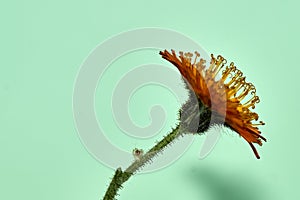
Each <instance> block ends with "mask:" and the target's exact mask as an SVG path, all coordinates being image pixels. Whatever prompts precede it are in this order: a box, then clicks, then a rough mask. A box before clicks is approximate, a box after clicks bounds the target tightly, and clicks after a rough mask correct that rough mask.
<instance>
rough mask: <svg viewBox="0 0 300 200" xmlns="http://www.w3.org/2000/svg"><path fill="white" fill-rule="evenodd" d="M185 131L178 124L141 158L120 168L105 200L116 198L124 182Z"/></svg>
mask: <svg viewBox="0 0 300 200" xmlns="http://www.w3.org/2000/svg"><path fill="white" fill-rule="evenodd" d="M182 133H183V131H181V129H180V125H177V127H176V128H175V129H173V131H171V132H170V133H169V134H168V135H167V136H165V137H164V138H163V139H162V140H161V141H159V142H158V143H157V144H156V145H155V146H154V147H152V148H151V149H150V150H149V151H148V152H147V153H145V154H144V155H142V156H141V157H140V158H139V159H137V160H135V161H134V162H133V163H132V164H131V165H130V166H129V167H128V168H127V169H126V170H125V171H122V169H121V168H118V169H117V170H116V172H115V175H114V177H113V179H112V181H111V183H110V185H109V187H108V189H107V191H106V193H105V196H104V198H103V200H113V199H115V197H116V195H117V192H118V190H119V189H120V188H122V184H123V183H124V182H126V181H127V180H128V179H129V178H130V177H131V176H132V175H133V174H134V173H135V172H137V171H138V170H139V169H140V168H141V167H143V166H144V165H145V164H147V162H149V161H150V160H151V159H152V158H153V157H155V156H156V155H157V154H158V153H159V152H161V151H162V150H163V149H164V148H165V147H166V146H168V145H169V144H170V143H171V142H172V141H174V140H175V139H176V138H178V136H180V135H182Z"/></svg>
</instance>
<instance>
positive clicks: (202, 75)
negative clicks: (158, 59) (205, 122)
mask: <svg viewBox="0 0 300 200" xmlns="http://www.w3.org/2000/svg"><path fill="white" fill-rule="evenodd" d="M160 55H162V57H163V58H164V59H166V60H168V61H169V62H171V63H172V64H173V65H175V66H176V67H177V68H178V70H179V71H180V73H181V75H182V76H183V77H184V78H185V79H186V80H187V81H188V83H189V87H191V89H192V90H193V91H194V93H195V94H196V96H197V98H198V101H201V103H202V104H204V105H206V106H207V107H209V108H210V109H211V111H213V112H216V113H218V114H219V115H222V116H223V117H224V118H225V124H224V125H225V126H228V127H230V128H231V129H233V130H234V131H235V132H237V133H238V134H239V135H240V136H242V137H243V138H244V139H245V140H246V141H247V142H248V143H249V145H250V146H251V148H252V150H253V152H254V154H255V156H256V157H257V158H258V159H259V158H260V157H259V155H258V153H257V151H256V149H255V147H254V145H253V143H257V144H259V145H262V141H261V140H264V141H266V139H265V138H264V137H262V136H261V135H260V134H261V132H260V131H259V129H258V126H259V125H264V122H262V121H259V122H258V123H254V122H253V121H257V120H258V114H257V113H255V112H253V111H252V110H251V109H254V108H255V104H256V103H258V102H259V97H258V96H256V89H255V87H254V86H253V84H251V83H247V82H246V81H245V77H243V73H242V72H241V71H240V70H238V69H237V68H236V66H235V65H234V63H230V65H229V66H226V67H225V69H224V70H223V71H222V73H221V75H222V76H221V78H219V79H218V78H216V76H217V74H218V73H220V71H221V69H222V68H223V67H224V66H225V64H226V60H225V59H224V58H223V57H222V56H220V55H219V56H218V57H217V58H215V57H214V56H213V55H211V61H210V66H209V67H208V68H206V66H205V62H206V61H205V60H203V59H199V60H198V58H200V54H199V53H198V52H195V57H194V58H193V54H192V53H183V52H179V56H178V57H177V55H176V53H175V51H174V50H172V52H171V53H169V52H168V51H167V50H165V51H163V52H162V51H161V52H160ZM249 94H250V95H251V96H250V95H249ZM249 96H250V98H249ZM212 105H214V106H213V107H212ZM218 105H219V106H218ZM222 105H225V106H222Z"/></svg>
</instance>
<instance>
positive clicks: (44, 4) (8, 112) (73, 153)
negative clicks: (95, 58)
mask: <svg viewBox="0 0 300 200" xmlns="http://www.w3.org/2000/svg"><path fill="white" fill-rule="evenodd" d="M1 4H2V5H1V12H0V13H1V14H0V15H1V43H0V44H1V60H0V62H1V64H0V69H1V70H0V144H1V145H0V199H3V200H4V199H12V200H16V199H31V200H37V199H39V200H41V199H42V200H54V199H55V200H63V199H72V200H83V199H84V200H96V199H100V198H101V197H102V196H103V194H104V192H105V190H106V187H107V186H108V184H109V180H110V178H111V177H112V174H113V170H112V169H110V168H107V167H105V166H103V165H102V164H100V163H99V162H97V161H96V160H95V159H94V158H93V157H92V156H91V155H90V154H89V153H88V152H87V151H86V149H85V148H84V146H83V145H82V144H81V142H80V139H79V137H78V135H77V132H76V129H75V125H74V121H73V114H72V92H73V84H74V81H75V78H76V75H77V72H78V70H79V68H80V65H81V63H82V62H83V61H84V59H85V58H86V57H87V56H88V55H89V53H90V52H91V50H92V49H94V48H95V47H96V46H97V45H98V44H100V43H101V42H103V41H104V40H105V39H107V38H108V37H110V36H112V35H115V34H117V33H119V32H123V31H126V30H130V29H134V28H139V27H161V28H168V29H173V30H175V31H178V32H180V33H182V34H185V35H187V36H189V37H191V38H192V39H193V40H195V41H197V42H199V44H201V45H202V46H203V48H205V49H206V50H207V51H208V52H209V53H215V54H222V55H224V56H225V57H226V58H227V59H228V60H232V61H235V62H236V63H237V65H239V66H241V69H242V70H243V71H244V72H245V74H246V75H247V79H248V80H249V81H251V82H253V83H254V84H255V85H256V87H257V91H258V95H259V96H260V98H261V103H260V104H259V105H258V107H257V112H259V113H260V116H261V119H262V120H264V121H265V122H266V123H267V124H266V126H264V127H263V128H262V131H263V134H264V136H265V137H267V139H268V142H267V143H266V144H264V145H263V147H261V148H259V149H258V150H259V152H260V154H261V156H262V159H261V160H256V159H255V158H254V156H253V155H252V152H251V150H250V148H249V147H248V145H247V144H246V142H244V141H243V140H242V139H241V138H239V137H238V136H237V135H236V134H235V133H232V132H230V131H229V132H228V133H225V134H223V135H222V137H221V140H220V141H219V143H218V144H217V146H216V148H215V149H214V151H213V152H212V154H210V156H209V157H207V158H206V159H204V160H199V159H198V154H199V149H200V145H201V144H202V142H203V140H204V137H198V138H197V140H196V142H195V143H194V144H193V146H192V147H191V148H190V149H189V150H188V151H187V152H186V153H185V154H184V155H183V157H182V158H181V159H179V160H178V161H177V162H176V163H174V164H173V165H171V166H169V167H167V168H165V169H162V170H160V171H157V172H155V173H148V174H143V175H137V176H134V177H133V178H132V179H130V181H129V182H128V183H126V184H125V185H124V189H123V190H121V191H120V195H121V196H120V197H119V199H123V200H125V199H145V200H148V199H149V200H150V199H174V200H177V199H178V200H179V199H191V200H192V199H193V200H196V199H197V200H200V199H203V200H204V199H205V200H267V199H270V200H271V199H272V200H279V199H280V200H282V199H289V200H292V199H295V200H297V199H300V194H299V191H298V190H299V189H298V188H299V180H300V174H299V167H300V165H299V163H300V158H299V154H298V151H299V150H300V149H299V139H300V135H299V131H298V124H299V122H298V119H299V112H300V109H299V105H298V97H299V95H298V92H299V89H300V86H299V83H298V80H299V78H298V76H299V72H300V70H299V61H298V58H299V55H298V54H299V45H300V43H299V41H300V40H299V35H300V23H299V19H300V15H299V6H300V4H299V3H298V2H297V1H296V0H294V1H291V0H288V1H283V0H280V1H279V0H275V1H257V0H256V1H232V0H231V1H189V2H184V1H157V0H154V1H69V0H68V1H57V0H52V1H33V0H29V1H10V2H9V3H8V2H5V3H4V2H2V3H1ZM175 42H176V41H175ZM151 53H157V52H153V51H149V52H147V55H149V54H151ZM152 90H153V88H152ZM158 90H159V91H161V88H158ZM154 92H155V91H154ZM161 92H162V93H163V92H164V91H161ZM141 94H142V93H141ZM141 94H139V95H138V96H137V98H136V101H137V102H138V101H142V100H143V98H142V97H143V95H141ZM162 96H163V97H164V98H172V95H170V94H169V93H168V92H167V91H166V95H162ZM148 100H149V99H147V101H148ZM153 100H155V102H157V98H156V97H154V98H153ZM161 102H162V103H163V102H169V100H168V99H161ZM137 104H138V103H137ZM138 105H139V106H141V104H138ZM98 106H100V107H101V106H103V105H98ZM166 109H168V108H166ZM169 109H170V113H171V114H170V115H169V116H170V119H172V120H173V121H172V120H170V121H168V123H167V124H166V127H165V128H164V130H168V129H169V128H170V126H172V124H173V122H174V119H175V116H173V115H174V111H173V110H172V107H170V108H169ZM132 112H133V113H132V115H133V116H136V117H133V118H138V117H137V116H139V115H140V116H141V117H143V116H144V117H145V118H138V121H137V123H141V124H143V123H147V120H148V118H147V117H146V116H147V115H146V114H145V115H143V113H141V112H138V111H137V110H136V109H134V108H132ZM143 112H147V110H143ZM97 114H98V115H102V116H103V115H104V114H105V113H97ZM108 126H111V127H114V125H113V124H110V125H108ZM120 134H121V133H120ZM159 136H160V137H162V135H159ZM110 139H111V140H114V138H113V137H110ZM116 142H117V139H116ZM153 142H154V140H151V139H150V141H147V142H144V141H143V142H139V141H138V140H136V139H132V140H131V139H130V138H129V139H128V140H127V143H126V144H128V145H127V148H128V149H129V150H130V149H131V148H134V147H135V145H140V146H141V147H143V148H148V147H149V146H150V144H152V143H153ZM125 148H126V147H125Z"/></svg>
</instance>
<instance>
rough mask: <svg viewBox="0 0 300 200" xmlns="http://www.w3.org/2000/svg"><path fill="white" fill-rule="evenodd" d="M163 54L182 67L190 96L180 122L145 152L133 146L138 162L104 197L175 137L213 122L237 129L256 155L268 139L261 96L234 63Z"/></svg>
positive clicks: (113, 193) (111, 196) (122, 172)
mask: <svg viewBox="0 0 300 200" xmlns="http://www.w3.org/2000/svg"><path fill="white" fill-rule="evenodd" d="M160 55H161V56H162V58H164V59H166V60H167V61H169V62H170V63H172V64H173V65H174V66H175V67H176V68H177V69H178V70H179V72H180V73H181V75H182V77H183V81H184V82H185V85H186V88H187V90H188V91H189V98H188V100H187V101H186V102H185V103H184V104H183V105H182V107H181V109H180V110H179V120H178V121H179V123H178V124H177V126H176V127H175V128H173V129H172V131H171V132H170V133H169V134H168V135H166V136H165V137H163V139H162V140H161V141H159V142H157V143H156V144H155V145H154V146H153V147H152V148H151V149H150V150H148V151H147V152H145V153H144V152H143V150H142V149H137V148H136V149H134V150H133V154H134V157H135V161H134V162H133V163H132V164H131V165H130V166H129V167H128V168H127V169H125V170H123V169H121V168H118V169H117V170H116V171H115V174H114V176H113V178H112V180H111V183H110V185H109V187H108V189H107V191H106V193H105V195H104V198H103V199H104V200H113V199H115V198H116V196H117V192H118V190H119V189H120V188H121V187H122V184H123V183H124V182H126V181H127V180H128V179H129V178H130V177H131V176H132V175H134V174H135V173H136V172H137V171H138V170H140V169H141V167H143V166H144V165H145V164H147V163H149V161H151V159H152V158H153V157H155V156H156V155H157V154H158V153H161V152H162V151H163V149H164V148H166V147H167V146H168V145H169V144H170V143H172V142H173V141H174V140H175V139H177V138H179V137H180V136H184V135H186V134H203V133H205V132H206V131H207V130H208V129H209V128H210V127H211V126H214V125H223V126H225V127H228V128H230V129H231V130H233V131H235V132H236V133H237V134H238V135H239V136H241V137H242V138H244V139H245V140H246V141H247V142H248V144H249V145H250V147H251V149H252V151H253V152H254V155H255V156H256V158H257V159H259V158H260V156H259V154H258V152H257V150H256V148H255V146H254V144H255V143H256V144H258V145H262V141H266V139H265V138H264V137H263V136H261V132H260V130H259V128H258V127H259V126H260V125H264V122H262V121H258V118H259V116H258V114H257V113H255V112H254V111H253V109H254V108H255V105H256V104H257V103H258V102H259V97H258V96H257V95H256V89H255V87H254V85H253V84H252V83H248V82H246V77H245V76H243V73H242V72H241V71H240V70H239V69H237V67H236V66H235V65H234V63H233V62H231V63H230V64H229V65H228V64H227V61H226V59H224V58H223V57H222V56H220V55H219V56H217V57H214V55H213V54H212V55H211V60H210V63H209V65H207V66H206V61H205V60H204V59H202V58H201V57H200V54H199V53H198V52H195V53H194V54H193V53H190V52H187V53H183V52H179V54H178V55H177V54H176V53H175V51H174V50H171V52H169V51H167V50H164V51H161V52H160ZM218 75H219V76H218ZM192 96H195V98H192Z"/></svg>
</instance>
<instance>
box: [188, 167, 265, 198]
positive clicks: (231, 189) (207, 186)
mask: <svg viewBox="0 0 300 200" xmlns="http://www.w3.org/2000/svg"><path fill="white" fill-rule="evenodd" d="M188 178H189V180H190V181H191V182H192V184H194V187H196V188H199V189H198V190H197V191H200V193H201V194H199V195H200V196H203V190H205V193H207V194H208V195H209V199H210V200H265V199H267V197H266V194H265V191H264V190H263V188H264V187H263V183H261V182H260V181H259V180H255V177H251V175H249V174H247V173H241V171H239V172H236V171H229V172H228V171H224V169H222V168H221V169H220V168H215V167H214V168H208V167H199V166H197V167H193V168H192V169H191V170H189V171H188Z"/></svg>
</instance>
